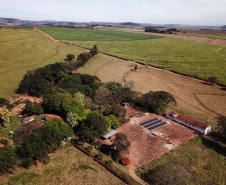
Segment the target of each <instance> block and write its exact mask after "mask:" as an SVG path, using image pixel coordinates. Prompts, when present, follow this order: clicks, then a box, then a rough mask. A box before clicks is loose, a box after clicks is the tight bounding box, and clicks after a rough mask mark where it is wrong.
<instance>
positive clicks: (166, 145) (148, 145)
mask: <svg viewBox="0 0 226 185" xmlns="http://www.w3.org/2000/svg"><path fill="white" fill-rule="evenodd" d="M152 118H158V119H161V120H162V121H167V119H166V118H164V117H161V116H158V115H155V114H149V115H147V116H142V117H139V116H135V117H133V118H131V119H130V122H128V123H126V124H125V125H123V126H121V127H119V128H118V129H116V130H117V131H118V132H121V133H124V134H126V135H127V137H128V139H129V140H130V142H131V147H130V149H129V152H128V154H126V155H125V157H128V158H129V159H130V160H131V162H130V164H129V167H130V168H132V169H133V170H135V169H137V168H140V167H142V166H144V165H146V164H148V163H150V162H151V161H153V160H154V159H156V158H159V157H160V156H162V155H163V154H165V153H167V152H169V151H170V150H172V149H174V148H175V147H178V146H180V145H181V144H183V143H186V142H188V141H189V140H190V139H192V138H195V137H196V135H197V133H196V132H195V131H193V130H191V129H189V128H187V127H185V126H182V125H180V124H177V123H174V122H170V121H169V123H168V124H166V125H163V126H161V127H158V128H156V129H153V131H152V133H153V134H152V133H151V132H147V131H146V130H145V129H143V127H141V126H139V124H140V123H142V122H144V121H147V120H150V119H152Z"/></svg>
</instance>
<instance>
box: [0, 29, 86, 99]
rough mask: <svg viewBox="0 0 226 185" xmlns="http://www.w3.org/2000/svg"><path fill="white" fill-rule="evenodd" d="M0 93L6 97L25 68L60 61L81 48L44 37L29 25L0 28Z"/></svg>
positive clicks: (25, 70) (15, 86)
mask: <svg viewBox="0 0 226 185" xmlns="http://www.w3.org/2000/svg"><path fill="white" fill-rule="evenodd" d="M0 43H1V44H0V87H1V88H0V97H2V98H10V97H11V96H12V95H13V94H14V91H15V90H16V89H17V87H18V85H19V83H20V81H21V80H22V78H23V76H24V75H25V74H26V73H27V71H28V70H33V69H36V68H38V67H43V66H45V65H47V64H51V63H55V62H64V59H65V58H66V55H67V54H68V53H72V54H74V55H75V56H77V55H79V54H80V53H82V52H84V50H83V49H79V48H75V47H70V46H66V45H63V44H60V43H57V42H52V41H50V40H48V39H46V37H45V36H43V35H42V34H40V33H39V32H37V31H35V30H33V29H10V28H2V29H1V30H0Z"/></svg>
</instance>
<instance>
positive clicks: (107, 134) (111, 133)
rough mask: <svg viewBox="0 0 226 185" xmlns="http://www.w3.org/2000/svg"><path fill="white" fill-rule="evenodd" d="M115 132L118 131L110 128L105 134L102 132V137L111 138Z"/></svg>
mask: <svg viewBox="0 0 226 185" xmlns="http://www.w3.org/2000/svg"><path fill="white" fill-rule="evenodd" d="M116 133H118V132H117V131H116V130H113V129H110V130H109V131H108V132H107V133H106V134H103V135H102V137H103V138H104V139H111V137H112V136H114V135H115V134H116Z"/></svg>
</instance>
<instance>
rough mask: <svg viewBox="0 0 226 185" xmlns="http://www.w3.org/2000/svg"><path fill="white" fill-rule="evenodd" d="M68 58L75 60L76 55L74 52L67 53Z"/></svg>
mask: <svg viewBox="0 0 226 185" xmlns="http://www.w3.org/2000/svg"><path fill="white" fill-rule="evenodd" d="M67 58H68V60H73V59H74V58H75V55H73V54H67Z"/></svg>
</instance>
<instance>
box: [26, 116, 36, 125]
mask: <svg viewBox="0 0 226 185" xmlns="http://www.w3.org/2000/svg"><path fill="white" fill-rule="evenodd" d="M34 119H35V118H34V116H30V117H27V118H24V119H23V123H24V124H25V123H29V122H32V121H34Z"/></svg>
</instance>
